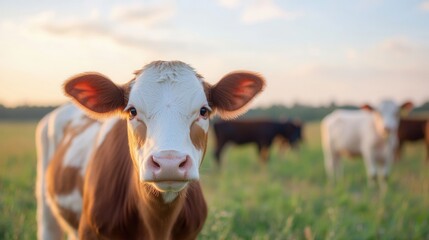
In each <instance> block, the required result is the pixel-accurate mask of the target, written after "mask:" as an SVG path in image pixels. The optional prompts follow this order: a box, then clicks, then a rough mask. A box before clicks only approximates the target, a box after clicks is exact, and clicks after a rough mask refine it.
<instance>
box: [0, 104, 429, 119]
mask: <svg viewBox="0 0 429 240" xmlns="http://www.w3.org/2000/svg"><path fill="white" fill-rule="evenodd" d="M56 107H57V106H29V105H23V106H17V107H6V106H4V105H2V104H0V121H37V120H39V119H41V118H42V117H43V116H44V115H46V114H47V113H48V112H50V111H52V110H53V109H55V108H56ZM339 108H341V109H358V106H354V105H337V104H335V103H331V104H329V105H326V106H311V105H305V104H299V103H296V104H293V105H292V106H286V105H280V104H276V105H272V106H269V107H258V108H253V109H250V110H249V111H248V112H247V113H246V114H245V115H244V116H242V117H241V118H242V119H262V118H264V119H275V120H287V119H292V120H301V121H305V122H309V121H319V120H321V119H322V118H323V117H324V116H326V115H327V114H329V113H330V112H332V111H334V110H335V109H339ZM411 115H412V116H425V117H427V116H429V101H428V102H426V103H424V104H422V105H420V106H415V108H414V109H413V111H412V112H411Z"/></svg>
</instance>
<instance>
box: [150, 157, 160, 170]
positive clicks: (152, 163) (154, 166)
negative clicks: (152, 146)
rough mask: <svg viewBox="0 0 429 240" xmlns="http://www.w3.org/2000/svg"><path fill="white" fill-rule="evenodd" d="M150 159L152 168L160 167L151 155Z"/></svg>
mask: <svg viewBox="0 0 429 240" xmlns="http://www.w3.org/2000/svg"><path fill="white" fill-rule="evenodd" d="M151 159H152V160H151V165H152V167H153V168H154V169H160V168H161V165H159V163H158V162H156V161H155V159H154V158H153V157H152V158H151Z"/></svg>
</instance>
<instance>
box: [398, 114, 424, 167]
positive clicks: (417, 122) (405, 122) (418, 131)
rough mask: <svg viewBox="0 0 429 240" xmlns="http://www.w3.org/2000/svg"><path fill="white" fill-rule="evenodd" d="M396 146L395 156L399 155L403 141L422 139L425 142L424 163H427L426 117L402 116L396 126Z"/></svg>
mask: <svg viewBox="0 0 429 240" xmlns="http://www.w3.org/2000/svg"><path fill="white" fill-rule="evenodd" d="M398 139H399V143H398V147H397V148H396V153H395V158H396V160H399V159H400V157H401V150H402V146H403V145H404V143H405V142H416V141H420V140H424V141H425V144H426V163H429V121H428V120H427V119H411V118H402V119H401V120H400V121H399V128H398Z"/></svg>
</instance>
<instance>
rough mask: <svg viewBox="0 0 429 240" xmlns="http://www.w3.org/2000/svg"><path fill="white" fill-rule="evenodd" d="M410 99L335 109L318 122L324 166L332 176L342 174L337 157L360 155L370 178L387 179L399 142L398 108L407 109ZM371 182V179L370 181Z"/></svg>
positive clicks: (399, 109) (336, 176)
mask: <svg viewBox="0 0 429 240" xmlns="http://www.w3.org/2000/svg"><path fill="white" fill-rule="evenodd" d="M412 106H413V105H412V103H411V102H405V103H403V104H402V105H400V106H399V105H397V104H396V103H395V102H393V101H391V100H385V101H382V102H381V103H380V104H379V105H378V106H377V107H372V106H369V105H364V106H362V110H341V109H339V110H336V111H334V112H332V113H330V114H329V115H327V116H326V117H325V118H324V119H323V120H322V123H321V132H322V146H323V152H324V155H325V168H326V172H327V174H328V177H329V178H331V179H332V180H338V179H337V178H338V177H340V175H342V173H341V172H342V171H341V164H340V158H341V157H342V156H344V155H348V156H363V160H364V163H365V167H366V171H367V176H368V179H369V180H374V181H375V180H377V178H378V176H380V177H382V178H383V179H387V177H388V174H389V171H390V167H391V165H392V163H393V160H394V151H395V148H396V146H397V143H398V136H397V130H398V124H399V116H400V111H401V110H408V111H409V110H410V109H411V108H412ZM369 182H370V183H371V181H369Z"/></svg>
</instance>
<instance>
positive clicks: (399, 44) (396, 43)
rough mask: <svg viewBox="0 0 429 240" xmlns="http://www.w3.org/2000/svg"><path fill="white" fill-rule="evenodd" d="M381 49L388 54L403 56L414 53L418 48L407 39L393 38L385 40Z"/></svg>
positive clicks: (380, 46) (380, 45)
mask: <svg viewBox="0 0 429 240" xmlns="http://www.w3.org/2000/svg"><path fill="white" fill-rule="evenodd" d="M379 48H380V49H381V50H382V51H385V52H388V53H394V54H398V53H399V54H402V53H410V52H413V51H414V50H415V48H416V46H415V44H414V43H412V42H411V40H409V39H408V38H406V37H393V38H387V39H385V40H383V41H382V42H381V43H380V44H379Z"/></svg>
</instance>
